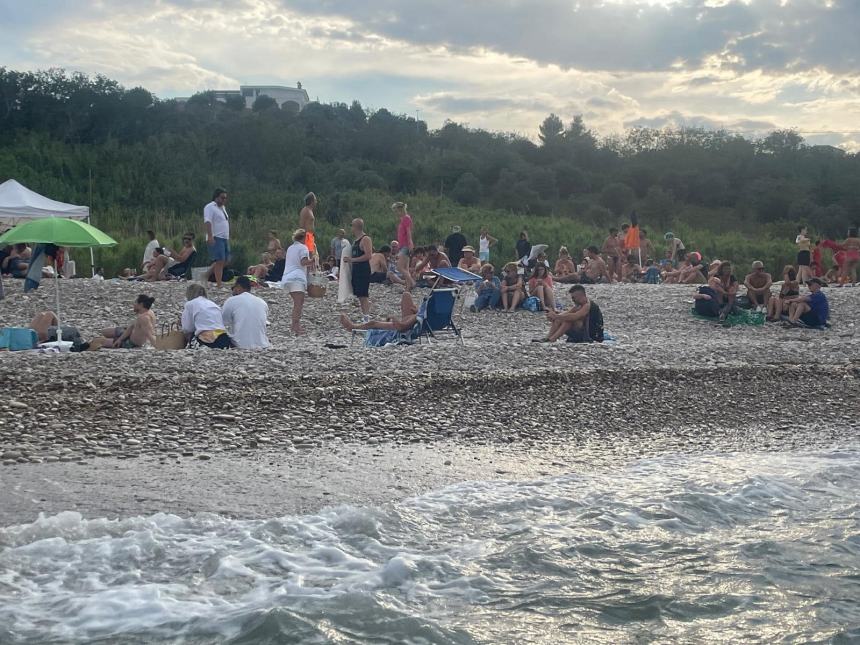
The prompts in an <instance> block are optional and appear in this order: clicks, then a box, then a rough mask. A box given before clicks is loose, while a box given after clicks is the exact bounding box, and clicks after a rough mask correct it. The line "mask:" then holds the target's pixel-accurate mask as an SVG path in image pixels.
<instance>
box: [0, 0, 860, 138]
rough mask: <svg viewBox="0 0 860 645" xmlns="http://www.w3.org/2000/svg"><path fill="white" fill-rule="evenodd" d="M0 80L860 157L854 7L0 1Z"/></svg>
mask: <svg viewBox="0 0 860 645" xmlns="http://www.w3.org/2000/svg"><path fill="white" fill-rule="evenodd" d="M0 16H3V18H4V19H3V21H2V22H0V65H2V66H5V67H8V68H11V69H18V70H26V69H29V70H34V69H44V68H48V67H63V68H65V69H67V70H69V71H81V72H85V73H88V74H96V73H99V74H104V75H106V76H109V77H111V78H114V79H116V80H118V81H120V82H121V83H123V84H124V85H126V86H127V87H133V86H136V85H141V86H143V87H146V88H147V89H149V90H150V91H152V92H154V93H155V94H157V95H158V96H159V97H162V98H169V97H173V96H189V95H191V94H193V93H194V92H197V91H202V90H206V89H238V86H239V84H280V85H294V84H295V83H296V82H297V81H301V82H302V84H303V86H304V87H305V89H306V90H307V91H308V94H309V95H310V97H311V99H312V100H313V99H318V100H320V101H321V102H324V103H328V102H335V101H337V102H351V101H352V100H353V99H358V100H359V101H361V103H362V105H364V106H365V107H369V108H383V107H384V108H388V109H389V110H391V111H393V112H397V113H404V114H410V115H416V114H417V115H418V116H419V118H421V119H422V120H424V121H427V122H428V124H429V126H430V127H431V128H436V127H440V126H441V125H442V124H443V123H444V122H445V120H446V119H450V120H452V121H456V122H458V123H463V124H466V125H468V126H470V127H474V128H485V129H489V130H496V131H505V132H515V133H518V134H522V135H525V136H528V137H531V138H534V137H536V135H537V129H538V126H539V124H540V122H541V121H542V120H543V119H544V118H545V117H546V116H547V115H548V114H549V113H551V112H552V113H555V114H558V115H559V116H560V117H561V118H562V119H563V120H564V121H565V122H568V121H570V120H571V119H572V118H573V116H574V115H576V114H581V115H583V118H584V119H585V122H586V124H587V125H588V126H589V127H590V128H592V129H593V130H595V131H596V132H597V133H599V134H601V135H609V134H613V133H620V132H623V131H624V130H625V129H627V128H631V127H637V126H647V127H664V126H676V125H688V126H703V127H714V128H724V129H727V130H730V131H732V132H738V133H741V134H744V135H746V136H752V137H755V136H760V135H762V134H764V133H766V132H768V131H770V130H773V129H777V128H796V129H797V130H799V131H800V132H801V134H802V135H803V136H804V137H805V138H806V140H807V141H808V142H809V143H820V144H831V145H837V146H841V147H843V148H845V149H847V150H850V151H860V0H29V1H24V0H0Z"/></svg>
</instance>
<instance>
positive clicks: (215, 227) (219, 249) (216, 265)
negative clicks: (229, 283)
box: [203, 188, 230, 288]
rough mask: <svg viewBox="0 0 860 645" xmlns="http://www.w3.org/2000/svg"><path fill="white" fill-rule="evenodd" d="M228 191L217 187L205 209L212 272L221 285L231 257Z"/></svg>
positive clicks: (204, 217)
mask: <svg viewBox="0 0 860 645" xmlns="http://www.w3.org/2000/svg"><path fill="white" fill-rule="evenodd" d="M226 203H227V191H226V190H224V189H223V188H216V189H215V193H214V194H213V195H212V201H211V202H209V203H208V204H206V206H205V207H204V209H203V224H204V226H205V227H206V244H207V245H208V246H209V258H210V259H211V260H212V267H211V272H212V273H213V274H214V275H215V285H216V286H217V287H219V288H220V287H221V278H222V276H223V275H224V267H225V266H226V264H227V262H228V261H229V259H230V221H229V217H228V216H227V208H226V206H225V204H226Z"/></svg>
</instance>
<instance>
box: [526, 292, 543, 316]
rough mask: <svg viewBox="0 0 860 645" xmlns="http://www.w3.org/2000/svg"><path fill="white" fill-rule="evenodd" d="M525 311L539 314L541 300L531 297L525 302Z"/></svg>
mask: <svg viewBox="0 0 860 645" xmlns="http://www.w3.org/2000/svg"><path fill="white" fill-rule="evenodd" d="M523 309H528V310H529V311H531V312H532V313H537V312H538V311H540V300H538V298H537V296H529V297H528V298H526V299H525V300H523Z"/></svg>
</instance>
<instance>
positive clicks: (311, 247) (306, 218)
mask: <svg viewBox="0 0 860 645" xmlns="http://www.w3.org/2000/svg"><path fill="white" fill-rule="evenodd" d="M317 204H319V200H318V199H317V196H316V195H315V194H314V193H308V194H307V195H305V205H304V207H303V208H302V210H301V212H300V213H299V228H300V229H302V230H303V231H304V232H305V242H304V243H305V246H306V247H308V251H309V252H310V254H311V258H312V259H313V261H314V263H315V264H317V263H318V262H319V252H318V251H317V243H316V238H315V237H314V231H315V230H316V221H317V218H316V215H314V209H315V208H316V207H317Z"/></svg>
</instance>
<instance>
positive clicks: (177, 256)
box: [121, 230, 197, 282]
mask: <svg viewBox="0 0 860 645" xmlns="http://www.w3.org/2000/svg"><path fill="white" fill-rule="evenodd" d="M146 235H147V237H149V242H147V244H146V248H145V249H144V251H143V261H142V262H141V264H140V268H141V273H138V272H137V271H136V270H135V269H133V268H126V269H124V270H123V271H122V276H121V277H122V278H125V279H126V280H137V281H142V282H159V281H162V280H181V279H183V278H185V277H186V276H187V274H188V273H189V271H191V267H192V262H194V259H195V258H196V257H197V248H196V247H195V246H194V233H190V232H189V233H185V234H184V235H183V236H182V246H181V247H180V248H179V249H178V250H176V251H172V250H170V249H168V248H167V247H164V246H161V245H160V244H159V243H158V240H157V239H156V237H155V231H151V230H149V231H147V232H146Z"/></svg>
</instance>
